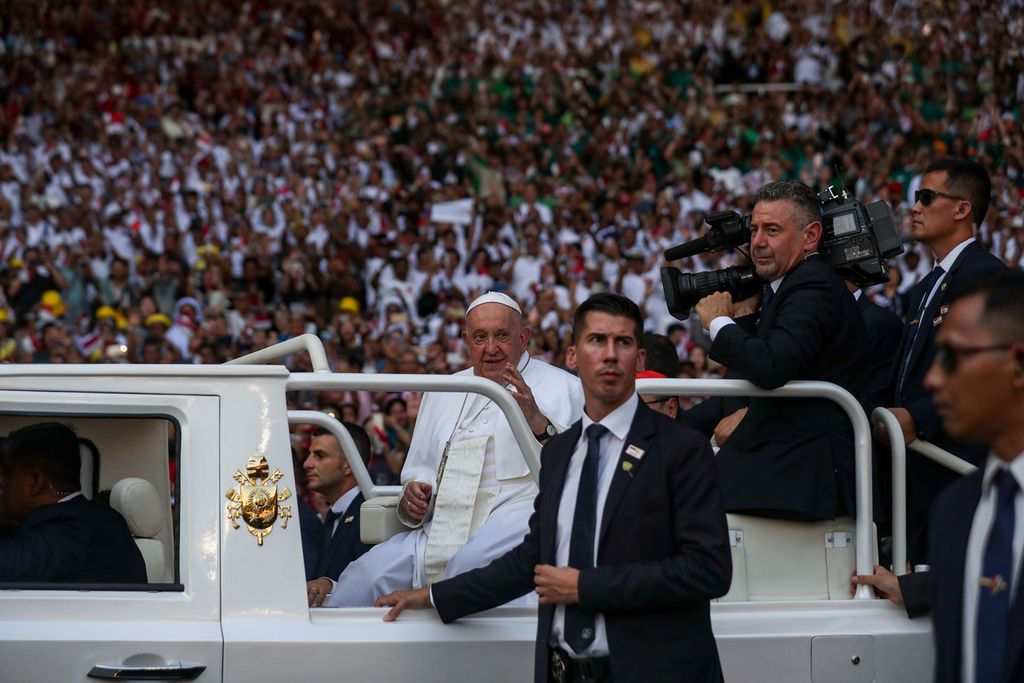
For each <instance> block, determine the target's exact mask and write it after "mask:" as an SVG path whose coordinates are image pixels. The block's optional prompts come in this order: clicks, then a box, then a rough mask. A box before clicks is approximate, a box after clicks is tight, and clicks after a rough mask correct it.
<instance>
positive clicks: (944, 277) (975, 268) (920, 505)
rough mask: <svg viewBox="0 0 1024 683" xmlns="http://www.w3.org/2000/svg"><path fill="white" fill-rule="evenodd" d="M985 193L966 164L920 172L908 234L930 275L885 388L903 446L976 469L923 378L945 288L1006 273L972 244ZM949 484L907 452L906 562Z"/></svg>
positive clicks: (923, 547) (943, 473)
mask: <svg viewBox="0 0 1024 683" xmlns="http://www.w3.org/2000/svg"><path fill="white" fill-rule="evenodd" d="M991 188H992V184H991V181H990V180H989V176H988V173H987V172H986V171H985V169H984V168H983V167H981V166H980V165H979V164H977V163H976V162H973V161H963V160H956V159H947V160H942V161H937V162H935V163H933V164H931V165H930V166H929V167H928V169H927V170H926V172H925V175H924V178H923V179H922V180H921V189H920V190H918V191H917V194H916V196H915V202H914V207H913V235H914V238H915V239H916V240H918V241H919V242H921V243H922V244H924V245H925V246H927V247H928V248H929V249H930V250H931V251H932V253H933V255H934V256H935V263H936V268H935V269H934V270H933V271H932V272H931V273H930V274H929V275H928V277H926V278H924V279H923V280H922V281H921V282H919V283H918V284H917V285H915V286H914V288H913V289H912V290H911V291H910V297H909V306H908V310H909V311H910V314H909V315H911V316H912V317H911V318H910V319H909V320H908V322H907V325H906V329H905V331H904V334H903V339H902V341H901V344H900V351H899V354H898V355H897V358H896V362H895V363H894V368H893V369H894V373H893V376H892V388H891V390H892V394H891V396H892V399H893V401H894V402H893V403H892V406H893V407H892V408H891V410H892V412H893V414H894V415H895V416H896V418H897V419H898V420H899V422H900V426H901V427H902V429H903V440H904V442H905V443H908V444H909V443H910V442H912V441H914V440H915V439H917V438H924V439H927V440H928V441H931V442H932V443H934V444H935V445H937V446H939V447H940V448H944V449H946V450H948V451H950V452H952V453H953V454H955V455H958V456H959V457H961V458H964V459H966V460H969V461H970V462H972V463H974V464H975V465H980V464H981V463H982V462H983V461H984V459H985V452H986V451H985V448H984V447H982V446H981V445H980V444H977V443H970V442H968V441H964V440H961V439H955V438H953V437H951V436H950V435H949V434H948V433H947V432H946V431H945V430H944V429H943V426H942V420H941V419H940V417H939V414H938V412H937V411H936V409H935V402H934V400H933V399H932V396H931V392H930V391H928V389H927V387H925V385H924V378H925V375H926V373H927V372H928V369H929V368H930V367H931V365H932V361H933V359H934V358H935V339H936V335H937V334H938V333H939V332H940V331H941V329H942V325H943V322H944V320H945V315H946V312H947V310H948V308H949V293H950V291H951V289H950V288H951V287H953V286H954V285H955V284H956V283H957V282H958V281H960V280H962V279H963V278H966V277H969V276H971V275H972V274H974V273H979V272H985V271H991V270H998V269H1002V268H1005V266H1004V264H1003V262H1002V261H1000V260H999V259H998V258H996V257H995V256H993V255H992V254H990V253H988V252H987V251H985V250H984V249H983V248H982V247H981V245H980V244H978V243H977V242H976V241H975V239H974V226H975V225H981V222H982V220H984V218H985V214H986V213H987V212H988V205H989V195H990V193H991ZM880 436H881V435H880ZM884 440H887V437H885V438H883V441H884ZM955 478H956V475H955V474H954V473H953V472H951V471H950V470H948V469H945V468H943V467H941V466H940V465H936V464H934V463H933V462H932V461H930V460H927V459H925V458H924V457H923V456H920V455H918V454H917V453H915V452H913V451H910V452H908V453H907V487H908V498H907V533H908V541H909V543H908V545H909V547H908V556H909V557H910V560H911V562H913V563H918V562H922V561H923V560H924V557H925V556H926V551H927V543H926V539H927V520H928V511H929V510H930V508H931V505H932V503H933V502H934V501H935V497H936V496H937V495H938V494H939V492H940V491H942V489H943V488H945V487H946V486H948V485H949V484H950V483H951V482H952V481H954V479H955Z"/></svg>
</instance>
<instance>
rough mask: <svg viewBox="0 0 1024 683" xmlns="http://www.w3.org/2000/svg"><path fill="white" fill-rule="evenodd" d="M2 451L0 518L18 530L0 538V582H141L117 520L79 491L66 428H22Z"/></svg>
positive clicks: (77, 465) (127, 535) (72, 441)
mask: <svg viewBox="0 0 1024 683" xmlns="http://www.w3.org/2000/svg"><path fill="white" fill-rule="evenodd" d="M4 450H5V454H4V461H3V508H4V517H5V519H6V520H7V521H10V522H14V523H16V524H17V525H18V526H17V528H16V529H15V531H14V533H13V534H10V535H8V536H5V537H2V538H0V581H27V582H75V583H146V564H145V562H144V561H143V559H142V553H141V552H139V549H138V547H137V546H136V545H135V541H134V540H133V539H132V535H131V532H130V531H129V530H128V524H127V523H126V522H125V521H124V518H123V517H121V515H120V514H118V513H117V512H116V511H115V510H113V509H111V508H109V507H106V506H104V505H100V504H99V503H94V502H92V501H90V500H88V499H87V498H85V496H83V495H82V493H81V485H80V481H79V477H80V471H81V467H82V465H81V455H80V454H79V450H78V438H77V437H76V436H75V433H74V432H73V431H72V430H71V428H69V427H67V426H66V425H63V424H60V423H57V422H44V423H40V424H35V425H30V426H28V427H22V428H21V429H18V430H16V431H14V432H12V433H11V435H10V436H9V437H8V438H7V441H6V443H5V446H4Z"/></svg>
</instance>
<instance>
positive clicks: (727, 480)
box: [709, 255, 865, 519]
mask: <svg viewBox="0 0 1024 683" xmlns="http://www.w3.org/2000/svg"><path fill="white" fill-rule="evenodd" d="M864 340H865V331H864V321H863V318H862V316H861V314H860V311H859V310H858V309H857V304H856V302H855V301H854V299H853V295H852V294H850V292H849V290H847V289H846V285H845V283H844V282H843V281H842V279H841V278H840V277H839V276H838V275H837V274H836V273H835V271H833V270H832V268H831V267H829V265H828V264H827V263H825V261H824V260H822V259H821V257H819V256H816V255H815V256H810V257H808V258H807V259H805V260H803V261H801V262H800V263H799V264H798V265H797V266H796V268H794V269H793V270H792V271H791V272H790V273H789V274H788V275H787V276H786V277H785V279H784V280H783V281H782V284H781V285H780V286H779V290H778V291H777V292H776V293H775V296H774V298H773V299H772V301H771V302H770V303H769V305H768V306H767V308H765V309H763V310H762V311H761V319H760V321H759V322H758V324H757V327H756V330H755V331H754V333H753V334H751V333H750V332H749V331H747V330H746V329H744V326H742V325H739V324H737V325H727V326H726V327H724V328H722V329H721V330H720V331H719V333H718V335H717V336H716V337H715V341H714V342H713V343H712V345H711V349H710V352H709V355H710V356H711V357H712V358H714V359H715V360H717V361H719V362H720V363H722V364H724V365H725V366H726V367H728V368H729V370H730V372H733V371H735V373H736V374H738V375H739V376H742V377H744V378H746V379H748V380H750V381H751V382H753V383H754V384H756V385H757V386H759V387H762V388H765V389H775V388H777V387H780V386H782V385H784V384H786V383H787V382H789V381H791V380H820V381H825V382H833V383H835V384H838V385H839V386H841V387H843V388H845V389H846V390H847V391H849V392H850V393H851V394H853V395H854V396H858V397H859V396H860V395H861V391H862V387H863V386H864V381H865V372H864V368H865V364H864V353H865V350H864V349H865V341H864ZM717 460H718V466H719V472H720V473H721V477H722V496H723V498H724V500H725V508H726V510H728V511H730V512H747V513H751V514H762V515H767V516H777V517H786V518H797V519H833V518H835V517H836V516H837V515H838V514H842V513H851V512H852V511H853V509H854V490H855V488H854V474H853V472H854V469H853V436H852V427H851V424H850V420H849V418H847V417H846V413H844V412H843V410H842V409H841V408H839V406H838V405H836V404H835V403H833V402H831V401H826V400H823V399H816V398H807V399H790V398H787V399H779V398H753V399H751V400H750V410H749V412H748V413H747V415H746V417H744V418H743V421H742V422H740V424H739V426H738V427H737V428H736V431H734V432H733V434H732V436H731V437H730V438H729V440H728V441H726V442H725V445H724V446H723V447H722V449H721V450H720V451H719V452H718V458H717Z"/></svg>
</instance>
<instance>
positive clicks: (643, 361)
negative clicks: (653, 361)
mask: <svg viewBox="0 0 1024 683" xmlns="http://www.w3.org/2000/svg"><path fill="white" fill-rule="evenodd" d="M646 368H647V352H646V351H644V350H643V349H640V350H639V351H638V352H637V354H636V372H634V373H633V374H634V375H638V374H640V373H641V372H643V371H644V370H645V369H646Z"/></svg>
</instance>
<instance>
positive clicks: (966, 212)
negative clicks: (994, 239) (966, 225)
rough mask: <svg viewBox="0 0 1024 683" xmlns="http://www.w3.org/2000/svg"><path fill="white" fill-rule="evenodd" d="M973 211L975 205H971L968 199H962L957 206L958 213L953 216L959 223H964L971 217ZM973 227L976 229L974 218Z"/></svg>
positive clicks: (972, 220)
mask: <svg viewBox="0 0 1024 683" xmlns="http://www.w3.org/2000/svg"><path fill="white" fill-rule="evenodd" d="M972 211H974V205H973V204H971V203H970V202H969V201H967V200H966V199H961V200H960V201H959V202H957V204H956V211H955V212H954V213H953V216H954V217H955V218H956V219H957V220H958V221H962V220H964V219H965V218H968V217H971V212H972ZM971 227H972V228H973V227H974V219H973V217H972V218H971Z"/></svg>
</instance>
